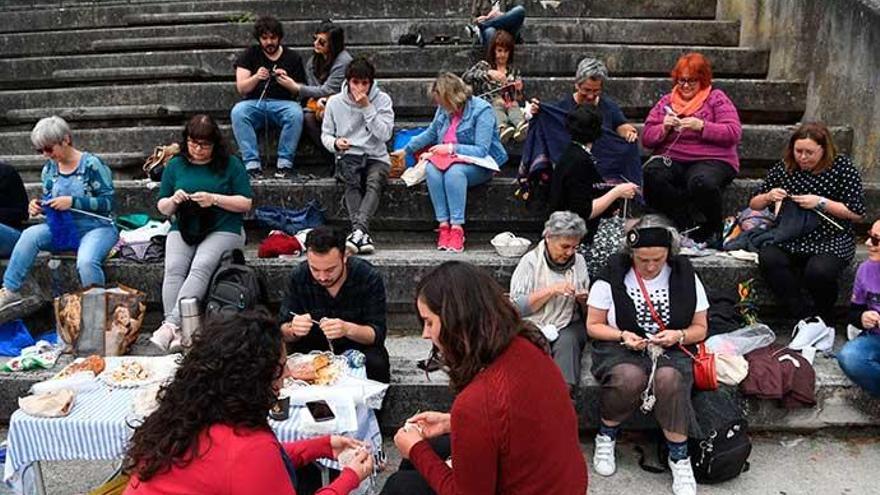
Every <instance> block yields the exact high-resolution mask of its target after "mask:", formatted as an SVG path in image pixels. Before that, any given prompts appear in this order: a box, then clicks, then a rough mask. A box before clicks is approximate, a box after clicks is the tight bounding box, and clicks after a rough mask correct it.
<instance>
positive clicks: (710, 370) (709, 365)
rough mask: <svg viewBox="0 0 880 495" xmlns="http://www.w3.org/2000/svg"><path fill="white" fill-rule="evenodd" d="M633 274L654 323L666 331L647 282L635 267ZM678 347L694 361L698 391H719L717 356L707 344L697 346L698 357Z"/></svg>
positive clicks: (681, 346) (701, 343)
mask: <svg viewBox="0 0 880 495" xmlns="http://www.w3.org/2000/svg"><path fill="white" fill-rule="evenodd" d="M633 273H635V275H636V281H637V282H638V283H639V288H640V289H641V290H642V297H644V298H645V304H646V305H647V306H648V311H650V312H651V318H653V319H654V322H655V323H657V326H659V327H660V330H661V331H663V330H666V325H665V324H664V323H663V320H662V319H660V315H658V314H657V311H656V310H655V309H654V304H653V303H652V302H651V298H650V297H649V296H648V289H646V288H645V282H644V281H643V280H642V276H641V275H639V272H638V270H636V269H635V267H633ZM677 345H678V348H679V349H681V350H682V351H684V353H685V354H687V355H688V356H690V358H691V359H693V360H694V386H695V387H696V388H697V390H710V391H711V390H717V389H718V375H717V374H715V354H712V353H711V352H709V351H707V350H706V343H705V342H700V343H699V344H697V354H696V356H695V355H694V354H693V353H692V352H691V351H689V350H687V348H686V347H685V346H683V345H681V344H677Z"/></svg>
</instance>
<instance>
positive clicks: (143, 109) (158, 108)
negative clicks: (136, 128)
mask: <svg viewBox="0 0 880 495" xmlns="http://www.w3.org/2000/svg"><path fill="white" fill-rule="evenodd" d="M47 115H57V116H59V117H62V118H63V119H64V120H66V121H67V122H88V121H95V120H99V121H103V120H115V119H121V120H136V119H157V118H158V119H165V118H173V119H176V120H180V119H184V118H185V117H186V116H185V114H184V113H183V112H182V111H181V110H180V107H176V106H167V105H118V106H113V107H60V108H29V109H19V110H9V111H7V112H6V113H5V119H6V120H7V121H9V122H13V123H27V124H33V123H36V122H37V121H38V120H40V119H42V118H43V117H45V116H47ZM107 131H110V132H112V130H107Z"/></svg>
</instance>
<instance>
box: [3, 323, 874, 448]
mask: <svg viewBox="0 0 880 495" xmlns="http://www.w3.org/2000/svg"><path fill="white" fill-rule="evenodd" d="M386 345H387V347H388V350H389V354H390V355H391V369H392V379H391V387H390V389H389V391H388V394H387V395H386V399H385V407H384V409H383V412H382V414H381V415H380V422H381V426H382V428H383V430H385V431H392V432H393V431H394V430H395V429H396V428H397V427H399V426H400V424H402V423H403V421H404V420H405V419H406V418H407V417H409V416H411V415H412V414H413V413H414V411H417V410H431V409H433V410H440V411H446V410H449V408H450V406H451V404H452V400H453V394H452V393H451V391H450V390H449V388H448V379H447V378H446V375H445V374H444V373H443V372H435V373H432V374H431V380H430V381H428V380H427V379H426V377H425V374H424V372H422V371H421V370H419V369H417V368H416V367H415V363H416V361H417V360H419V359H423V358H424V357H426V356H427V354H428V349H429V348H430V343H429V342H428V341H425V340H422V339H420V338H418V337H390V338H389V339H388V340H387V344H386ZM6 359H8V358H0V362H2V361H5V360H6ZM69 359H70V358H69V357H63V358H62V360H61V361H60V362H59V364H58V365H56V368H55V369H54V370H50V371H38V372H23V373H0V421H3V422H8V420H9V416H10V415H11V414H12V412H13V411H14V410H15V409H16V408H17V398H18V397H19V396H23V395H26V393H27V390H28V388H30V386H31V385H33V384H34V383H36V382H38V381H42V380H45V379H47V378H50V377H51V376H52V375H53V374H54V373H56V372H57V371H58V370H59V369H60V368H61V367H63V366H64V364H66V363H67V362H68V361H69ZM583 361H584V366H583V369H584V371H583V374H582V380H581V382H582V383H581V399H580V403H579V407H578V409H579V418H580V428H581V430H588V429H590V430H592V429H595V428H596V426H597V418H598V407H599V401H598V394H599V387H598V385H597V383H596V381H595V379H594V378H593V377H592V375H591V374H590V372H589V361H590V356H589V351H588V350H587V351H585V353H584V358H583ZM815 369H816V396H817V400H818V402H819V404H818V405H817V406H816V407H815V408H811V409H798V410H786V409H782V408H780V407H778V406H777V405H776V404H775V403H774V402H773V401H767V400H757V399H750V400H749V401H748V416H747V418H748V420H749V426H750V427H751V428H752V429H753V430H755V431H817V430H821V429H824V428H850V427H876V426H878V425H880V416H877V415H876V414H873V413H872V412H871V411H877V410H878V402H877V401H875V400H873V399H870V398H869V397H868V396H867V395H866V394H864V392H862V391H861V390H859V389H858V388H857V387H856V386H854V385H853V384H852V383H851V382H850V381H849V380H848V379H847V378H846V377H845V376H844V375H843V372H842V371H840V368H839V367H838V366H837V364H836V362H835V361H834V360H833V359H826V358H822V357H818V358H817V359H816V362H815ZM651 425H652V422H651V421H650V420H648V418H646V417H644V416H642V415H640V414H636V416H635V417H634V419H633V420H631V421H629V422H628V423H627V425H626V427H627V428H634V429H641V428H645V427H649V426H651Z"/></svg>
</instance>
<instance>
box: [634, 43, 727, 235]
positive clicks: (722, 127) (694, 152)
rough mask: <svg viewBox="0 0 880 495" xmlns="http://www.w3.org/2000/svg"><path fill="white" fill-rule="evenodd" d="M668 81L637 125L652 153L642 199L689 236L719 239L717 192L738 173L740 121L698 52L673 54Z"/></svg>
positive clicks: (719, 217)
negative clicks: (641, 125)
mask: <svg viewBox="0 0 880 495" xmlns="http://www.w3.org/2000/svg"><path fill="white" fill-rule="evenodd" d="M672 82H673V84H674V86H673V88H672V91H671V92H670V93H669V94H667V95H665V96H663V97H662V98H660V101H658V102H657V104H656V105H654V108H652V109H651V112H650V113H649V114H648V118H647V119H646V120H645V127H644V129H643V130H642V144H643V145H644V146H645V148H649V149H651V150H652V151H653V155H654V156H653V157H652V158H651V160H649V161H648V162H647V163H646V164H645V169H644V187H645V191H644V192H645V200H646V201H647V203H648V206H649V207H650V208H652V209H654V210H656V211H659V212H661V213H664V214H665V215H666V216H668V217H670V218H671V219H672V221H673V222H675V226H676V227H677V228H678V229H679V230H680V231H682V232H683V233H684V232H687V231H689V230H691V231H693V234H691V238H692V239H694V240H695V241H697V242H708V243H709V244H711V245H715V244H720V239H721V194H722V191H723V190H724V188H725V187H726V186H727V185H728V184H730V182H731V181H733V179H734V177H736V175H737V174H738V173H739V157H738V155H737V151H736V147H737V145H738V144H739V142H740V139H741V137H742V125H741V124H740V121H739V115H738V114H737V111H736V107H735V106H734V105H733V102H732V101H730V98H728V97H727V95H726V94H724V92H723V91H721V90H720V89H716V88H713V87H712V67H711V66H710V64H709V61H708V60H707V59H706V58H705V57H703V55H701V54H699V53H688V54H686V55H683V56H682V57H681V58H679V59H678V62H677V63H676V64H675V68H674V69H672Z"/></svg>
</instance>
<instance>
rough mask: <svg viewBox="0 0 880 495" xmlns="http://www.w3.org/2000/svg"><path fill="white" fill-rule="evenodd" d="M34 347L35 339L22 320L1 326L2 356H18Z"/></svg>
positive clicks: (0, 343)
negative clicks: (26, 348)
mask: <svg viewBox="0 0 880 495" xmlns="http://www.w3.org/2000/svg"><path fill="white" fill-rule="evenodd" d="M32 345H34V338H33V337H31V333H30V332H29V331H28V329H27V327H26V326H24V323H23V322H22V321H21V320H13V321H7V322H6V323H3V324H2V325H0V356H18V355H19V354H21V351H22V349H24V348H25V347H30V346H32Z"/></svg>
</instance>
